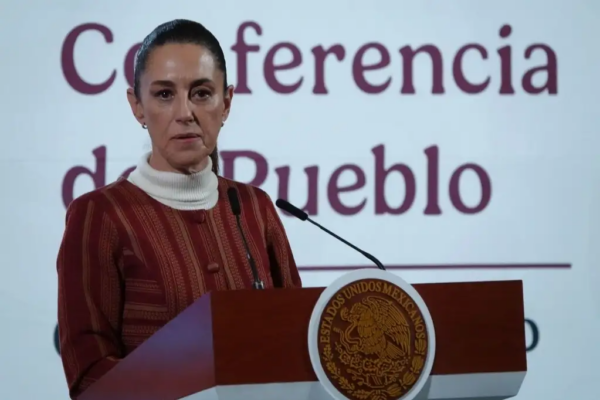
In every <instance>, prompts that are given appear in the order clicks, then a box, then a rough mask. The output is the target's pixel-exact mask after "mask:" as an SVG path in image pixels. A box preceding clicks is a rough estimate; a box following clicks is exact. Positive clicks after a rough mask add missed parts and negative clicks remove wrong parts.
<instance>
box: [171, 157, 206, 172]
mask: <svg viewBox="0 0 600 400" xmlns="http://www.w3.org/2000/svg"><path fill="white" fill-rule="evenodd" d="M186 153H187V154H186ZM173 156H174V157H172V158H171V160H170V161H171V162H170V164H171V165H173V166H175V167H176V168H177V169H183V170H187V171H189V173H193V172H198V171H200V170H202V169H203V168H204V167H205V166H206V159H207V158H208V156H206V155H204V154H194V153H188V152H182V153H181V154H177V155H173Z"/></svg>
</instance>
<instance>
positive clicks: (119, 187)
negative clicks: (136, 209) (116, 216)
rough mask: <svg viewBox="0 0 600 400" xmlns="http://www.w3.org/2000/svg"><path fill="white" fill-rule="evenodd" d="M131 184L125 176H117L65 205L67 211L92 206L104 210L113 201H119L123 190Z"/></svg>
mask: <svg viewBox="0 0 600 400" xmlns="http://www.w3.org/2000/svg"><path fill="white" fill-rule="evenodd" d="M128 185H131V183H129V182H128V181H127V179H126V178H119V179H118V180H116V181H115V182H112V183H109V184H108V185H105V186H102V187H99V188H97V189H94V190H91V191H89V192H86V193H84V194H82V195H80V196H78V197H76V198H74V199H73V201H72V202H71V203H70V204H69V206H68V207H67V213H69V212H73V211H75V210H81V209H85V208H88V207H94V208H97V209H102V210H104V211H106V210H107V209H108V208H110V207H111V205H112V204H115V202H119V201H120V200H119V199H120V198H122V196H123V193H124V191H127V190H128Z"/></svg>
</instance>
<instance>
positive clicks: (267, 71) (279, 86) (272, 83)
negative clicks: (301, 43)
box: [263, 43, 304, 94]
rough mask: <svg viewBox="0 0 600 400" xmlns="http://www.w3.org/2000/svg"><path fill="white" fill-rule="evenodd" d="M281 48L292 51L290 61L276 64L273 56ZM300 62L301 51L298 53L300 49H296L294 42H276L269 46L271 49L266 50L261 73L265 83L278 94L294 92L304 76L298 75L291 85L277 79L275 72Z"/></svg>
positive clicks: (296, 65)
mask: <svg viewBox="0 0 600 400" xmlns="http://www.w3.org/2000/svg"><path fill="white" fill-rule="evenodd" d="M282 49H287V50H289V51H290V52H291V53H292V61H290V62H288V63H286V64H279V65H276V64H275V56H276V55H277V52H278V51H279V50H282ZM300 64H302V53H300V49H298V47H296V45H295V44H293V43H278V44H276V45H275V46H273V47H271V49H269V51H268V52H267V56H266V57H265V63H264V66H263V73H264V75H265V81H266V82H267V85H269V87H270V88H271V89H273V91H275V92H277V93H280V94H289V93H294V92H295V91H296V90H298V89H299V88H300V85H302V81H303V80H304V78H302V77H300V78H299V79H298V80H297V81H296V83H293V84H291V85H284V84H283V83H281V82H279V81H278V80H277V77H276V76H275V72H277V71H282V70H288V69H293V68H297V67H299V66H300Z"/></svg>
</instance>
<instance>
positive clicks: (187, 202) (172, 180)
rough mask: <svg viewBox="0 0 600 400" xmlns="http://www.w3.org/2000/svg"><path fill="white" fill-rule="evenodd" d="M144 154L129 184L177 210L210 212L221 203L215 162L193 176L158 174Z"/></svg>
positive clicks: (162, 172)
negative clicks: (218, 202)
mask: <svg viewBox="0 0 600 400" xmlns="http://www.w3.org/2000/svg"><path fill="white" fill-rule="evenodd" d="M149 159H150V153H147V154H144V156H143V157H142V158H141V159H140V161H139V163H138V165H137V167H136V169H134V170H133V171H132V172H131V173H130V174H129V177H128V178H127V180H128V181H129V182H131V183H133V184H134V185H136V186H137V187H139V188H140V189H141V190H143V191H144V192H146V193H147V194H148V195H149V196H150V197H152V198H154V199H155V200H157V201H159V202H161V203H163V204H165V205H167V206H169V207H172V208H175V209H177V210H209V209H211V208H213V207H214V206H215V205H216V204H217V200H218V199H219V192H218V190H217V188H218V186H219V180H218V178H217V175H216V174H215V173H214V172H213V171H212V159H211V158H210V157H209V158H208V163H207V165H206V168H204V169H203V170H202V171H199V172H196V173H194V174H191V175H186V174H180V173H177V172H165V171H158V170H156V169H154V168H152V167H151V166H150V164H148V160H149Z"/></svg>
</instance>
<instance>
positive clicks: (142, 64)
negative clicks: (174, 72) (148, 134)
mask: <svg viewBox="0 0 600 400" xmlns="http://www.w3.org/2000/svg"><path fill="white" fill-rule="evenodd" d="M169 43H177V44H196V45H198V46H202V47H204V48H206V49H207V50H208V51H210V52H211V53H212V55H213V57H214V59H215V64H216V65H217V68H218V69H219V70H220V71H221V72H222V73H223V90H227V64H226V63H225V55H224V54H223V49H222V48H221V45H220V44H219V41H218V40H217V38H216V37H215V36H214V35H213V34H212V32H210V31H209V30H208V29H206V28H205V27H204V25H202V24H200V23H198V22H194V21H190V20H187V19H175V20H173V21H169V22H165V23H164V24H161V25H159V26H157V27H156V28H155V29H154V30H153V31H152V32H150V34H149V35H148V36H146V37H145V38H144V41H143V42H142V45H141V46H140V48H139V49H138V51H137V54H136V58H135V67H134V78H133V91H134V93H135V95H136V97H137V98H138V99H139V98H140V80H141V77H142V74H143V73H144V71H145V70H146V65H147V64H148V58H149V57H150V54H151V53H152V50H154V49H155V48H157V47H160V46H163V45H165V44H169ZM210 158H211V159H212V164H213V166H212V169H213V172H214V173H215V174H218V173H219V154H218V149H217V147H215V149H214V150H213V152H212V153H211V154H210Z"/></svg>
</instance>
